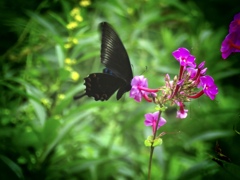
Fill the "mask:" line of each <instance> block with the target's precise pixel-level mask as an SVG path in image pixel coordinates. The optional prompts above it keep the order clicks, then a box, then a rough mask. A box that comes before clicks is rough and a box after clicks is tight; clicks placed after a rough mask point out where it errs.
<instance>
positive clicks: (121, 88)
mask: <svg viewBox="0 0 240 180" xmlns="http://www.w3.org/2000/svg"><path fill="white" fill-rule="evenodd" d="M100 28H101V32H102V44H101V62H102V63H103V64H104V65H105V66H106V68H105V69H104V72H103V73H93V74H90V75H89V76H88V77H86V78H84V80H85V83H84V85H85V86H86V92H85V93H84V94H82V95H78V96H75V97H74V99H79V98H81V97H83V96H85V95H87V96H89V97H94V99H95V100H96V101H98V100H101V101H105V100H108V99H109V98H110V97H111V96H112V95H113V93H114V92H115V91H117V90H118V93H117V100H119V99H120V98H121V97H122V95H123V94H124V93H125V92H127V91H129V90H130V89H131V80H132V78H133V73H132V68H131V65H130V62H129V58H128V54H127V51H126V49H125V48H124V46H123V43H122V41H121V40H120V38H119V37H118V35H117V33H116V32H115V31H114V30H113V28H112V27H111V26H110V25H109V24H108V23H106V22H103V23H101V24H100Z"/></svg>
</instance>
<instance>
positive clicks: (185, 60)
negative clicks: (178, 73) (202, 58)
mask: <svg viewBox="0 0 240 180" xmlns="http://www.w3.org/2000/svg"><path fill="white" fill-rule="evenodd" d="M172 55H173V56H174V58H175V59H176V60H177V61H179V63H180V65H181V66H184V67H186V66H190V67H193V68H195V67H196V63H195V59H196V58H195V57H194V56H193V55H191V54H190V52H189V50H188V49H186V48H183V47H182V48H178V49H177V50H176V51H174V52H173V53H172Z"/></svg>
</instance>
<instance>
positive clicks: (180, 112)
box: [176, 102, 188, 119]
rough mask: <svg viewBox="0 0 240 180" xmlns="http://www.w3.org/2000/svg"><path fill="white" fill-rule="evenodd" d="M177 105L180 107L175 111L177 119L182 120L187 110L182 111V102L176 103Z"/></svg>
mask: <svg viewBox="0 0 240 180" xmlns="http://www.w3.org/2000/svg"><path fill="white" fill-rule="evenodd" d="M177 105H178V106H179V107H180V108H179V110H178V111H177V116H176V117H177V118H180V119H184V118H186V117H187V113H188V110H187V109H184V104H183V103H182V102H177Z"/></svg>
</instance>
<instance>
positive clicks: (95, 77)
mask: <svg viewBox="0 0 240 180" xmlns="http://www.w3.org/2000/svg"><path fill="white" fill-rule="evenodd" d="M84 81H85V83H84V85H85V86H86V93H85V94H84V95H87V96H88V97H94V99H95V101H98V100H101V101H106V100H108V99H109V98H110V97H111V96H112V95H113V93H114V92H115V91H116V90H117V89H119V88H120V87H121V86H122V85H123V84H124V81H123V80H122V79H120V78H118V77H116V76H113V75H110V74H105V73H93V74H89V76H88V77H86V78H84Z"/></svg>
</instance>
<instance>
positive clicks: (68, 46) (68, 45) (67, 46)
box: [64, 43, 72, 49]
mask: <svg viewBox="0 0 240 180" xmlns="http://www.w3.org/2000/svg"><path fill="white" fill-rule="evenodd" d="M64 47H65V49H69V48H71V47H72V44H70V43H66V44H64Z"/></svg>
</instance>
